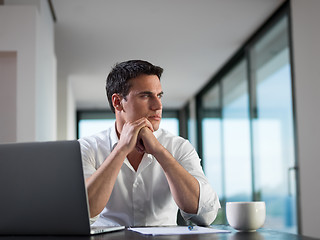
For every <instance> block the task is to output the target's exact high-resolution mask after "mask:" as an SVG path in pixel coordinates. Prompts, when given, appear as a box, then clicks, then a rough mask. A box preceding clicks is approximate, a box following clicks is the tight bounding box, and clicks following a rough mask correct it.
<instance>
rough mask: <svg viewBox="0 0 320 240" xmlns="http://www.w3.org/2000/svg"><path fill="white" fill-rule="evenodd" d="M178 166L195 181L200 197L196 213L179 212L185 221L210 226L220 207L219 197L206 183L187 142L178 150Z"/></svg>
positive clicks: (195, 154)
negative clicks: (197, 184)
mask: <svg viewBox="0 0 320 240" xmlns="http://www.w3.org/2000/svg"><path fill="white" fill-rule="evenodd" d="M180 150H181V151H180V153H181V155H180V157H179V158H178V159H179V162H180V164H181V165H182V166H183V167H184V168H185V169H186V170H187V171H188V172H189V173H190V174H191V175H192V176H193V177H195V178H196V179H197V181H198V183H199V187H200V196H199V203H198V212H197V213H196V214H189V213H186V212H184V211H182V210H181V209H180V211H181V215H182V217H183V218H184V219H185V220H187V221H188V220H189V221H191V222H193V223H194V224H197V225H203V226H205V225H210V224H211V223H212V222H213V221H214V220H215V218H216V217H217V214H218V210H219V208H220V207H221V206H220V202H219V197H218V195H217V194H216V192H215V191H214V190H213V189H212V187H211V185H210V183H209V182H208V180H207V178H206V176H205V174H204V172H203V169H202V167H201V165H200V158H199V156H198V154H197V152H196V151H195V149H194V148H193V146H192V145H191V143H190V142H189V141H186V142H184V143H183V144H182V145H181V149H180Z"/></svg>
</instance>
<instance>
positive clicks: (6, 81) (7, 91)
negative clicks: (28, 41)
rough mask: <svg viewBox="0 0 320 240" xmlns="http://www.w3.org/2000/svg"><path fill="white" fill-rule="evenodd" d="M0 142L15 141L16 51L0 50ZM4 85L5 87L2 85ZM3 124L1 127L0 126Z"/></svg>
mask: <svg viewBox="0 0 320 240" xmlns="http://www.w3.org/2000/svg"><path fill="white" fill-rule="evenodd" d="M0 86H1V87H0V112H1V114H0V143H1V142H16V141H17V111H16V106H17V102H16V98H17V97H16V89H17V53H16V52H0ZM2 86H5V87H2ZM2 126H3V127H2Z"/></svg>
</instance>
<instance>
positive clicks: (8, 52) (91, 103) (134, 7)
mask: <svg viewBox="0 0 320 240" xmlns="http://www.w3.org/2000/svg"><path fill="white" fill-rule="evenodd" d="M317 9H320V1H317V0H306V1H301V0H292V1H285V0H197V1H195V0H170V1H169V0H162V1H156V0H151V1H150V0H90V1H89V0H0V78H1V82H0V111H1V115H0V130H1V131H0V142H1V143H5V142H23V141H51V140H64V139H77V138H79V137H83V136H86V135H90V134H93V133H95V132H98V131H101V130H104V129H106V128H107V127H108V126H110V125H111V124H113V123H114V115H113V113H112V112H111V111H110V109H109V106H108V103H107V100H106V95H105V79H106V76H107V74H108V73H109V71H110V70H111V68H112V67H113V66H114V64H115V63H117V62H121V61H126V60H129V59H143V60H147V61H150V62H151V63H153V64H155V65H159V66H161V67H163V68H164V74H163V77H162V79H161V82H162V87H163V91H164V98H163V106H164V110H163V112H164V113H163V120H162V123H161V127H163V128H166V129H168V130H169V131H171V132H173V133H174V134H177V135H181V136H182V137H184V138H187V139H189V141H190V142H191V143H192V144H193V145H194V147H195V148H196V149H197V151H198V153H199V155H200V157H201V159H202V166H203V168H204V171H205V173H206V175H207V177H208V179H209V181H210V183H211V184H212V186H213V188H214V189H215V190H216V192H217V193H218V195H219V197H220V200H221V205H222V207H223V208H222V209H221V210H220V212H219V216H218V218H217V219H216V221H215V222H214V223H215V224H227V221H226V217H225V210H224V207H225V203H226V202H227V201H266V204H267V221H266V224H265V227H267V228H272V229H277V230H280V231H286V232H293V233H302V234H305V235H308V236H314V237H320V230H319V229H318V224H317V223H318V222H319V220H320V210H319V208H318V207H317V206H318V202H319V201H320V194H319V187H318V185H317V182H318V180H319V176H318V172H317V169H319V168H320V163H319V161H317V160H318V149H319V144H318V137H319V136H320V129H319V125H318V122H319V121H318V120H319V117H320V116H319V115H320V113H319V110H318V107H316V106H317V103H318V102H319V101H320V97H319V94H318V89H320V83H319V82H320V81H319V80H318V79H319V77H318V76H319V74H320V72H319V66H318V65H319V62H320V61H319V60H320V59H319V56H320V50H319V47H318V46H317V45H318V42H319V41H320V33H319V28H318V25H317V23H318V22H319V21H320V17H319V16H318V14H317V12H318V11H317Z"/></svg>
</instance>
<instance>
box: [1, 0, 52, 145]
mask: <svg viewBox="0 0 320 240" xmlns="http://www.w3.org/2000/svg"><path fill="white" fill-rule="evenodd" d="M33 3H36V5H26V6H25V5H10V6H7V5H2V6H0V31H1V34H0V52H7V51H10V52H16V53H17V66H16V67H17V70H16V73H17V76H16V91H15V96H16V107H15V108H6V109H0V110H1V114H12V115H14V112H15V116H16V119H15V120H16V141H20V142H21V141H35V140H36V141H39V140H40V141H41V140H54V139H55V138H56V98H57V97H56V87H55V86H56V73H55V72H56V69H55V68H56V67H55V66H56V64H55V61H56V60H55V54H54V48H53V46H54V38H53V34H54V33H53V22H52V20H50V18H49V16H48V14H49V10H48V3H47V1H41V0H37V1H36V0H35V1H33ZM0 77H1V78H3V77H4V75H2V73H0ZM0 87H1V89H7V88H8V87H9V86H8V85H7V83H6V81H1V82H0ZM8 101H9V99H8ZM8 104H10V103H9V102H8ZM6 127H7V125H6V124H5V123H0V130H2V129H6ZM3 141H4V142H6V141H10V139H8V140H6V139H4V140H3Z"/></svg>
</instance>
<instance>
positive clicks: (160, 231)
mask: <svg viewBox="0 0 320 240" xmlns="http://www.w3.org/2000/svg"><path fill="white" fill-rule="evenodd" d="M128 230H131V231H135V232H138V233H141V234H145V235H179V234H206V233H228V232H230V231H228V230H219V229H214V228H211V227H198V226H194V227H193V229H192V230H190V229H189V228H188V227H187V226H175V227H143V228H137V227H132V228H128Z"/></svg>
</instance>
